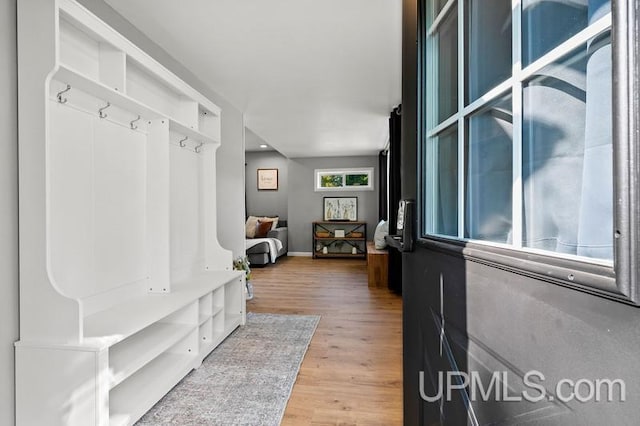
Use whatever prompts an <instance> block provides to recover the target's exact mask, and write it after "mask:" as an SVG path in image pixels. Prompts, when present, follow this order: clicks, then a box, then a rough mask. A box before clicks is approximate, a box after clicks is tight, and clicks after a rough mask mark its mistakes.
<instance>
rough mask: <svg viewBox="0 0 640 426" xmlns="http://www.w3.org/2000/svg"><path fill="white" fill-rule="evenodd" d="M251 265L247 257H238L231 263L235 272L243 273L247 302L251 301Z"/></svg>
mask: <svg viewBox="0 0 640 426" xmlns="http://www.w3.org/2000/svg"><path fill="white" fill-rule="evenodd" d="M250 265H251V264H250V263H249V258H248V257H247V256H240V257H238V258H237V259H236V260H234V261H233V269H235V270H237V271H244V273H245V278H246V280H245V283H246V287H247V300H251V299H253V285H252V284H251V266H250Z"/></svg>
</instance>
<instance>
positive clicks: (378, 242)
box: [373, 220, 389, 250]
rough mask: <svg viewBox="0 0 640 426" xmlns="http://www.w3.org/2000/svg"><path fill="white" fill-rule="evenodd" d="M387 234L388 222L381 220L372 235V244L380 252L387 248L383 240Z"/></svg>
mask: <svg viewBox="0 0 640 426" xmlns="http://www.w3.org/2000/svg"><path fill="white" fill-rule="evenodd" d="M388 233H389V222H387V221H385V220H381V221H380V223H378V225H377V226H376V231H375V232H374V234H373V243H374V245H375V246H376V248H377V249H378V250H382V249H383V248H385V247H387V242H386V241H385V240H384V236H385V235H387V234H388Z"/></svg>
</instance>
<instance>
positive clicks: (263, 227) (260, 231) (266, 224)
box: [255, 219, 273, 238]
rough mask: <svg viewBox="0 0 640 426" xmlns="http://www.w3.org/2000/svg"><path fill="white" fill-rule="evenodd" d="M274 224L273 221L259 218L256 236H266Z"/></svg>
mask: <svg viewBox="0 0 640 426" xmlns="http://www.w3.org/2000/svg"><path fill="white" fill-rule="evenodd" d="M272 226H273V221H271V220H263V219H259V220H258V224H257V225H256V234H255V238H266V236H267V234H268V233H269V231H271V227H272Z"/></svg>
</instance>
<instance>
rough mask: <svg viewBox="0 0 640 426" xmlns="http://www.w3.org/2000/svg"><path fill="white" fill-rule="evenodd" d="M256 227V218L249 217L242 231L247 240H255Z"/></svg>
mask: <svg viewBox="0 0 640 426" xmlns="http://www.w3.org/2000/svg"><path fill="white" fill-rule="evenodd" d="M256 225H258V218H257V217H256V216H249V217H248V218H247V223H246V224H245V225H244V231H245V234H246V236H247V238H255V236H256Z"/></svg>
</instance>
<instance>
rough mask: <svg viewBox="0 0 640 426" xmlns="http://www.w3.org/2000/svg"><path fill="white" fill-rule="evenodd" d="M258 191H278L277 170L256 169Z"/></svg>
mask: <svg viewBox="0 0 640 426" xmlns="http://www.w3.org/2000/svg"><path fill="white" fill-rule="evenodd" d="M258 189H259V190H268V191H277V190H278V169H258Z"/></svg>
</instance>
